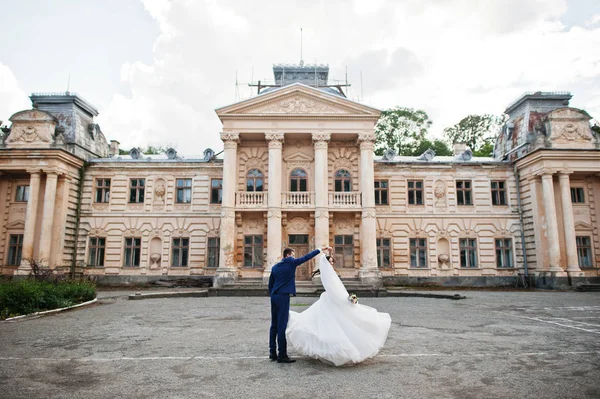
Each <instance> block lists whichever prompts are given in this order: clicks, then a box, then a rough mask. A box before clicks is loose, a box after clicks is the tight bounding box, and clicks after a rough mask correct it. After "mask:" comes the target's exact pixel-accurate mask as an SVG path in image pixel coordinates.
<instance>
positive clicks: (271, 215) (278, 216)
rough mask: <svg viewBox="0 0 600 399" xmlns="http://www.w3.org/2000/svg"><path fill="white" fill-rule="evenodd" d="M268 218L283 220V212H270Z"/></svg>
mask: <svg viewBox="0 0 600 399" xmlns="http://www.w3.org/2000/svg"><path fill="white" fill-rule="evenodd" d="M267 217H268V218H276V219H281V211H274V210H270V211H269V212H268V213H267Z"/></svg>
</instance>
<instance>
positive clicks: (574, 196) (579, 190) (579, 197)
mask: <svg viewBox="0 0 600 399" xmlns="http://www.w3.org/2000/svg"><path fill="white" fill-rule="evenodd" d="M571 202H572V203H574V204H583V203H585V194H584V191H583V187H571Z"/></svg>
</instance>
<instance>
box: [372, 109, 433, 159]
mask: <svg viewBox="0 0 600 399" xmlns="http://www.w3.org/2000/svg"><path fill="white" fill-rule="evenodd" d="M430 126H431V120H430V119H429V116H427V113H426V112H425V111H423V110H420V109H416V110H415V109H412V108H404V107H395V108H392V109H387V110H384V111H382V112H381V116H380V118H379V121H377V125H375V133H376V134H377V141H376V142H375V154H377V155H383V153H384V152H385V150H386V149H388V148H393V149H395V150H396V151H397V152H398V154H399V155H412V154H414V153H415V152H416V151H417V148H419V147H420V146H421V145H422V143H423V141H424V140H427V132H428V130H429V127H430Z"/></svg>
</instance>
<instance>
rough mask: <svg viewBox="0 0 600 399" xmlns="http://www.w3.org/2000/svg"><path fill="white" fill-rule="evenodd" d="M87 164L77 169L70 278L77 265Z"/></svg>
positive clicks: (73, 276) (73, 275) (73, 274)
mask: <svg viewBox="0 0 600 399" xmlns="http://www.w3.org/2000/svg"><path fill="white" fill-rule="evenodd" d="M86 167H87V162H86V161H84V163H83V166H81V168H79V184H78V185H77V207H76V208H75V242H74V247H73V257H72V258H71V278H75V266H76V264H77V249H78V247H79V220H80V219H81V201H82V198H81V197H82V196H83V179H84V177H85V168H86Z"/></svg>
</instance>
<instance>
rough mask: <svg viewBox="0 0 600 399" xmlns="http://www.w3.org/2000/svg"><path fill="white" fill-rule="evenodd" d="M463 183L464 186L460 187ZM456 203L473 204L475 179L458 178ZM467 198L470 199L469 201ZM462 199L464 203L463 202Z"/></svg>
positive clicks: (462, 204)
mask: <svg viewBox="0 0 600 399" xmlns="http://www.w3.org/2000/svg"><path fill="white" fill-rule="evenodd" d="M459 185H463V187H459ZM464 185H468V187H464ZM455 187H456V205H458V206H472V205H473V202H474V201H473V181H472V180H456V184H455ZM467 198H468V200H469V201H467ZM461 199H462V203H461Z"/></svg>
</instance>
